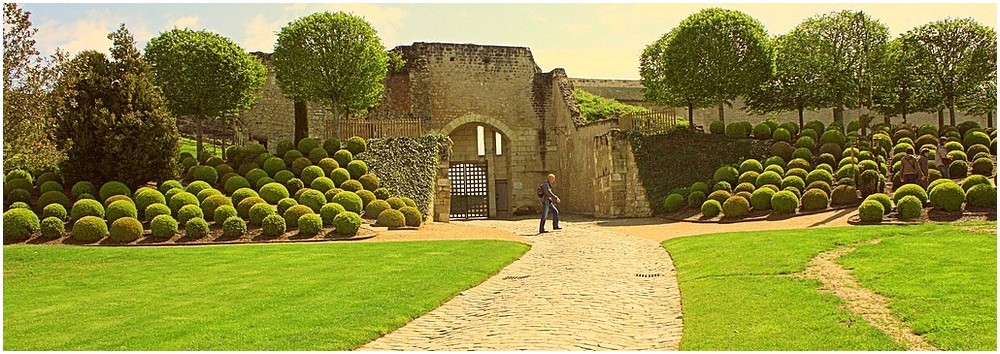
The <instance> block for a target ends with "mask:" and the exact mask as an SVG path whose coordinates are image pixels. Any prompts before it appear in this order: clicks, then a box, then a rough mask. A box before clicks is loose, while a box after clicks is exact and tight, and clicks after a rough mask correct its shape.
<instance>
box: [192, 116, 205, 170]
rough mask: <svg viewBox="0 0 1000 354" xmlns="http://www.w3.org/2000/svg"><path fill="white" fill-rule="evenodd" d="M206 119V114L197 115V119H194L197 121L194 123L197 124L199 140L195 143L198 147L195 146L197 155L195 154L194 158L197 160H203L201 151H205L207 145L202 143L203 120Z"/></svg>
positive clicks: (196, 129)
mask: <svg viewBox="0 0 1000 354" xmlns="http://www.w3.org/2000/svg"><path fill="white" fill-rule="evenodd" d="M204 120H205V116H203V115H200V114H199V115H198V116H196V117H195V119H194V122H195V123H194V125H195V131H196V133H197V135H196V137H197V142H196V144H195V146H196V148H195V156H194V158H195V160H198V161H199V162H201V153H202V152H203V151H205V145H204V144H202V142H201V141H202V138H203V136H202V122H203V121H204Z"/></svg>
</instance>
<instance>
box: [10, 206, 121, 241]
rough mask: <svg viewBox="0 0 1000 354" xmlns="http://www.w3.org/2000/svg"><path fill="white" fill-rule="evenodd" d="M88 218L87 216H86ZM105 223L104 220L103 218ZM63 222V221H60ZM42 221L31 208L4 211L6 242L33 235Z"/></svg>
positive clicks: (21, 239) (20, 239)
mask: <svg viewBox="0 0 1000 354" xmlns="http://www.w3.org/2000/svg"><path fill="white" fill-rule="evenodd" d="M84 218H86V217H84ZM98 220H100V221H101V223H102V224H103V223H104V220H101V219H99V218H98ZM60 223H62V221H60ZM40 224H41V222H40V221H39V220H38V215H35V213H34V212H32V211H31V209H23V208H15V209H10V210H7V211H6V212H4V213H3V240H4V242H7V243H10V242H21V241H24V240H27V239H29V238H31V235H33V234H34V233H35V231H38V230H39V229H41V225H40Z"/></svg>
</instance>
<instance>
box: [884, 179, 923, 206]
mask: <svg viewBox="0 0 1000 354" xmlns="http://www.w3.org/2000/svg"><path fill="white" fill-rule="evenodd" d="M908 195H912V196H915V197H917V200H920V202H921V203H924V202H926V201H927V192H926V191H924V188H923V187H920V186H919V185H916V184H907V185H903V186H901V187H899V188H896V191H895V192H894V193H893V195H892V201H893V202H895V203H896V207H897V208H898V207H899V200H900V199H902V198H903V197H905V196H908Z"/></svg>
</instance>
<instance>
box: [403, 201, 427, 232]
mask: <svg viewBox="0 0 1000 354" xmlns="http://www.w3.org/2000/svg"><path fill="white" fill-rule="evenodd" d="M399 212H400V213H402V214H403V218H404V219H405V220H404V224H405V225H406V226H411V227H420V224H421V223H423V221H424V220H423V216H421V215H420V210H417V208H414V207H411V206H405V207H402V208H400V209H399Z"/></svg>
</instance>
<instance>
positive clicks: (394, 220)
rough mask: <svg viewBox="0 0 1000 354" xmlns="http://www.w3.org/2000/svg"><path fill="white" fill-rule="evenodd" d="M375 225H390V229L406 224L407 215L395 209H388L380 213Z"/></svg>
mask: <svg viewBox="0 0 1000 354" xmlns="http://www.w3.org/2000/svg"><path fill="white" fill-rule="evenodd" d="M375 226H381V227H388V228H390V229H395V228H400V227H403V226H406V217H405V216H403V213H402V212H400V211H399V210H395V209H387V210H385V211H383V212H382V213H380V214H378V219H377V220H376V221H375Z"/></svg>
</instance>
